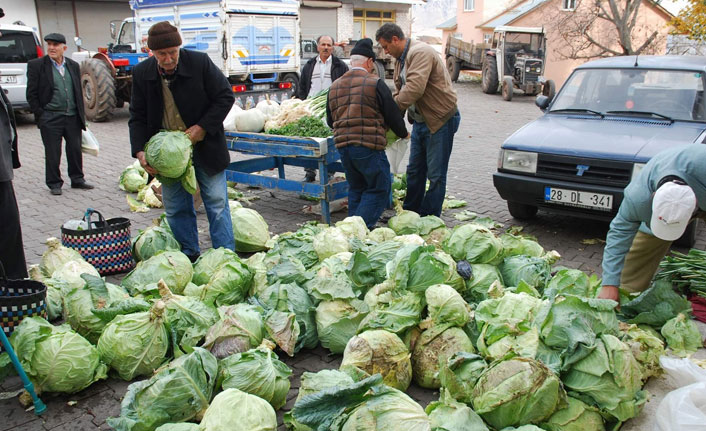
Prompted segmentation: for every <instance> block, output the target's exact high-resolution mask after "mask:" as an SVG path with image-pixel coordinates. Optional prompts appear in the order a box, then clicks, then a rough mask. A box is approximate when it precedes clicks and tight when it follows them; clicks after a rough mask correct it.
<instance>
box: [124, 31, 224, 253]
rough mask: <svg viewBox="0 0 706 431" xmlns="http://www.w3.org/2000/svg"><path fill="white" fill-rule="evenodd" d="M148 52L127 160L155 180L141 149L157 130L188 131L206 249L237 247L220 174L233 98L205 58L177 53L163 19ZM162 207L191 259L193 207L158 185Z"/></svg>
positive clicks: (177, 189) (137, 82)
mask: <svg viewBox="0 0 706 431" xmlns="http://www.w3.org/2000/svg"><path fill="white" fill-rule="evenodd" d="M147 46H149V48H150V49H151V50H152V53H153V54H154V55H153V56H152V57H150V58H149V59H147V60H145V61H143V62H141V63H140V64H138V65H137V66H135V69H134V70H133V75H132V97H131V99H130V121H129V122H128V125H129V127H130V144H131V145H132V156H133V157H135V158H137V159H138V160H139V161H140V164H141V165H142V166H143V167H144V168H145V170H146V171H147V172H148V173H149V174H151V175H155V174H157V171H156V170H155V169H154V168H152V167H151V166H150V165H149V164H148V163H147V160H145V152H144V148H145V144H147V141H149V139H150V138H151V137H152V136H153V135H155V134H156V133H157V132H159V131H160V129H166V130H181V131H183V132H185V133H186V134H187V135H188V136H189V139H191V143H192V145H193V147H194V151H193V158H194V170H195V171H196V180H197V181H198V183H199V188H200V190H201V197H202V198H203V203H204V206H205V207H206V214H207V215H208V221H209V231H210V233H211V243H212V244H213V247H214V248H218V247H226V248H229V249H231V250H234V249H235V241H234V239H233V226H232V224H231V218H230V208H229V205H228V193H227V190H226V177H225V169H226V167H227V166H228V164H229V163H230V153H229V151H228V147H227V146H226V140H225V132H224V130H223V120H224V119H225V117H226V115H228V112H229V111H230V108H231V107H232V106H233V102H234V101H235V97H234V96H233V90H232V89H231V86H230V84H229V83H228V80H227V79H226V77H225V76H224V75H223V72H221V71H220V70H219V69H218V67H216V65H215V64H213V62H212V61H211V59H210V58H209V57H208V55H207V54H205V53H202V52H198V51H191V50H187V49H180V48H179V47H180V46H181V36H180V35H179V31H178V30H177V28H176V27H174V26H173V25H171V24H170V23H168V22H167V21H162V22H158V23H157V24H154V25H153V26H152V27H151V28H150V29H149V32H148V38H147ZM162 202H163V203H164V209H165V213H166V215H167V221H168V222H169V227H170V228H171V229H172V232H173V233H174V237H175V238H176V239H177V241H179V243H180V244H181V247H182V251H183V252H184V253H185V254H186V255H187V256H189V258H190V259H191V260H192V261H194V260H196V258H197V257H198V256H199V254H200V248H199V241H198V231H197V229H196V212H195V211H194V202H193V199H192V197H191V195H189V193H188V192H187V191H186V190H184V188H183V187H182V186H181V183H176V184H162Z"/></svg>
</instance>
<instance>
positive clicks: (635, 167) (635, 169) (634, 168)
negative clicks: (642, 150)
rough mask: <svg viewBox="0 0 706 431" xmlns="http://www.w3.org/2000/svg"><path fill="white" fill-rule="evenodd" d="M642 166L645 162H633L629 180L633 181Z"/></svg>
mask: <svg viewBox="0 0 706 431" xmlns="http://www.w3.org/2000/svg"><path fill="white" fill-rule="evenodd" d="M644 167H645V163H635V164H634V165H632V176H631V177H630V182H632V181H634V180H635V178H637V176H638V175H640V172H642V169H643V168H644Z"/></svg>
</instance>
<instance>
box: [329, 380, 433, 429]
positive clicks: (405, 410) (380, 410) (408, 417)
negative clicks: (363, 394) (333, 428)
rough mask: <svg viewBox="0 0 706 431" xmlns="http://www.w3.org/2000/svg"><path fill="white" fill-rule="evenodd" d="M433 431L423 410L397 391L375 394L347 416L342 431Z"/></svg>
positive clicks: (389, 390) (384, 390)
mask: <svg viewBox="0 0 706 431" xmlns="http://www.w3.org/2000/svg"><path fill="white" fill-rule="evenodd" d="M396 430H405V431H430V430H431V422H430V420H429V417H428V416H427V415H426V413H425V412H424V409H422V407H421V406H420V405H419V404H418V403H417V402H416V401H414V400H413V399H412V398H410V397H409V396H408V395H407V394H405V393H404V392H401V391H399V390H397V389H395V388H385V387H383V388H381V389H380V390H379V391H374V392H373V394H372V396H370V397H369V398H368V399H366V401H365V402H364V403H363V404H362V405H360V406H359V407H357V408H356V409H355V410H353V412H352V413H351V414H350V416H349V417H348V420H346V423H345V424H344V425H343V427H342V428H341V431H396Z"/></svg>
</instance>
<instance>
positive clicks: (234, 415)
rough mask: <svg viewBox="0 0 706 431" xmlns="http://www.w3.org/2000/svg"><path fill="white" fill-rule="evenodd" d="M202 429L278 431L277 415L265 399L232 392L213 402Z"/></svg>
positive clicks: (211, 430) (210, 430)
mask: <svg viewBox="0 0 706 431" xmlns="http://www.w3.org/2000/svg"><path fill="white" fill-rule="evenodd" d="M200 428H201V430H202V431H276V430H277V415H276V414H275V411H274V409H273V408H272V406H271V405H270V404H269V403H268V402H267V401H265V400H263V399H262V398H260V397H257V396H255V395H250V394H248V393H246V392H242V391H239V390H238V389H233V388H231V389H226V390H225V391H223V392H221V393H220V394H218V395H216V397H215V398H213V401H212V402H211V405H210V406H209V408H208V409H207V410H206V413H205V414H204V415H203V419H202V420H201V424H200Z"/></svg>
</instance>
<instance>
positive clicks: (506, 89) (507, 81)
mask: <svg viewBox="0 0 706 431" xmlns="http://www.w3.org/2000/svg"><path fill="white" fill-rule="evenodd" d="M514 87H515V86H514V84H513V83H512V77H510V76H506V77H504V78H503V99H505V100H507V101H508V102H509V101H511V100H512V90H513V89H514Z"/></svg>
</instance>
